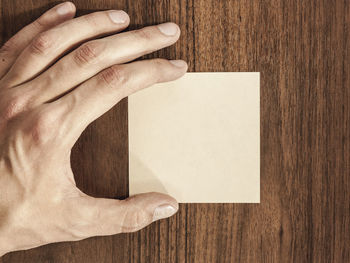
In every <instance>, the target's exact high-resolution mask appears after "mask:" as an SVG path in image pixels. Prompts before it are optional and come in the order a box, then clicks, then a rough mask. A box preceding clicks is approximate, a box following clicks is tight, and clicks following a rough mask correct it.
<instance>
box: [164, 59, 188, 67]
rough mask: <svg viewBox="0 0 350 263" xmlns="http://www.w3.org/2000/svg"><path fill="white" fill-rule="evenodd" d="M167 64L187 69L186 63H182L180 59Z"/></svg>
mask: <svg viewBox="0 0 350 263" xmlns="http://www.w3.org/2000/svg"><path fill="white" fill-rule="evenodd" d="M169 62H170V63H171V64H173V65H174V66H175V67H177V68H186V69H187V67H188V66H187V63H186V61H184V60H182V59H176V60H169Z"/></svg>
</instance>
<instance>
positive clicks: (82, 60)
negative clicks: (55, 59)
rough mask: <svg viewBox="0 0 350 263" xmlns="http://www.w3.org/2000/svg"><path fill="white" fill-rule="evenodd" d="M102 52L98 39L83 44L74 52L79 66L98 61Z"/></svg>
mask: <svg viewBox="0 0 350 263" xmlns="http://www.w3.org/2000/svg"><path fill="white" fill-rule="evenodd" d="M100 54H101V45H100V43H98V42H97V41H91V42H88V43H86V44H83V45H82V46H81V47H80V48H78V49H77V50H76V52H75V54H74V60H75V62H76V63H77V64H78V65H79V66H84V65H87V64H93V63H96V62H98V60H99V59H98V58H99V56H100Z"/></svg>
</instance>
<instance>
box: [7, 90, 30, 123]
mask: <svg viewBox="0 0 350 263" xmlns="http://www.w3.org/2000/svg"><path fill="white" fill-rule="evenodd" d="M26 103H27V98H26V97H25V96H18V95H13V96H12V97H11V98H10V99H8V100H7V101H6V103H4V104H3V105H5V106H4V108H3V110H2V119H3V120H4V121H9V120H10V119H12V118H14V117H15V116H16V115H17V114H18V113H20V112H21V111H23V110H24V108H25V106H26Z"/></svg>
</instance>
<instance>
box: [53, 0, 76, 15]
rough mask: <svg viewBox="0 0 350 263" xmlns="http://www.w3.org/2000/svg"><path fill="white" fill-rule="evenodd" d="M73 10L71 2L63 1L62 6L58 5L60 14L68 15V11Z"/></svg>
mask: <svg viewBox="0 0 350 263" xmlns="http://www.w3.org/2000/svg"><path fill="white" fill-rule="evenodd" d="M72 10H73V4H72V3H70V2H66V3H63V4H62V5H61V6H58V8H57V10H56V11H57V13H58V14H59V15H66V14H68V13H71V12H72Z"/></svg>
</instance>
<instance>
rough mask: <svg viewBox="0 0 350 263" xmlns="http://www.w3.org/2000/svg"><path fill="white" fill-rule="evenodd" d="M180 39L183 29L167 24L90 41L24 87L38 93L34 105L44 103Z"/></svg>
mask: <svg viewBox="0 0 350 263" xmlns="http://www.w3.org/2000/svg"><path fill="white" fill-rule="evenodd" d="M179 36H180V29H179V27H178V26H177V25H176V24H174V23H164V24H160V25H157V26H149V27H145V28H142V29H139V30H134V31H129V32H125V33H120V34H118V35H114V36H110V37H106V38H103V39H99V40H94V41H90V42H87V43H85V44H83V45H82V46H80V47H79V48H78V49H76V50H74V51H73V52H72V53H70V54H68V55H66V56H65V57H64V58H62V59H61V60H60V61H58V62H57V63H56V64H55V65H54V66H53V67H51V68H50V69H49V70H47V71H46V72H45V73H43V74H42V75H40V76H39V77H37V78H36V79H34V80H33V81H31V82H29V83H28V85H25V86H26V88H27V89H32V88H34V89H36V91H35V92H34V93H35V94H36V97H35V102H36V103H35V104H40V103H44V102H47V101H50V100H53V99H55V98H56V97H58V96H60V95H62V94H64V93H66V92H67V91H69V90H70V89H71V88H73V87H75V86H77V85H79V84H80V83H82V82H84V81H85V80H87V79H89V78H91V77H93V76H94V75H96V74H97V73H98V72H100V71H102V70H103V69H105V68H108V67H110V66H112V65H114V64H121V63H125V62H128V61H131V60H133V59H135V58H137V57H140V56H142V55H145V54H147V53H150V52H153V51H155V50H158V49H161V48H164V47H166V46H169V45H172V44H173V43H175V42H176V41H177V39H178V38H179Z"/></svg>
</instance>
